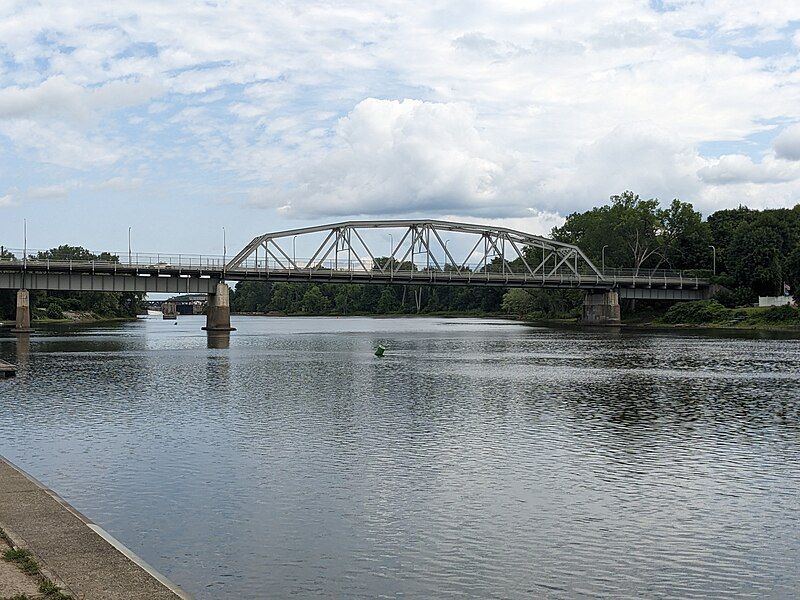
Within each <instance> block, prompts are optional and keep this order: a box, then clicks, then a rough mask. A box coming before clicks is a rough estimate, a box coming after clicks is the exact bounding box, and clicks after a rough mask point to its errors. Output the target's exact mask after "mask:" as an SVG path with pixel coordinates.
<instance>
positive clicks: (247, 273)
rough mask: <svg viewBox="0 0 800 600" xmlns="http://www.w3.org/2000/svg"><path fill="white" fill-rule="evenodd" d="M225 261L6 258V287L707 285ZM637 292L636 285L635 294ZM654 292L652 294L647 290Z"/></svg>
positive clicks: (666, 276)
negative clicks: (228, 266)
mask: <svg viewBox="0 0 800 600" xmlns="http://www.w3.org/2000/svg"><path fill="white" fill-rule="evenodd" d="M223 265H224V263H223V262H222V261H220V262H219V263H218V264H210V265H209V264H205V265H196V264H195V265H179V264H177V265H176V264H168V263H157V264H125V263H119V262H104V261H85V262H83V261H81V262H79V261H2V262H0V289H2V288H5V289H19V288H21V287H25V288H28V289H51V290H74V291H115V292H125V291H131V292H174V293H213V291H214V286H215V285H216V284H217V282H219V281H223V280H225V281H275V282H280V281H285V282H296V283H309V282H311V283H374V284H404V285H466V286H481V287H527V288H554V289H583V290H608V289H617V290H619V291H620V295H621V296H622V297H637V298H661V299H695V298H700V297H702V296H703V294H704V290H705V289H707V288H708V285H709V282H708V280H706V279H701V278H698V277H692V276H684V275H683V274H682V273H680V272H667V271H657V272H656V271H650V272H641V273H638V274H635V273H633V272H629V273H626V272H624V271H619V270H617V271H614V272H613V273H607V274H606V275H605V276H604V277H603V276H599V275H596V274H581V273H578V274H573V273H567V274H565V273H563V272H562V273H558V274H546V273H543V274H540V275H530V274H528V273H511V272H506V273H502V272H497V271H480V272H474V271H470V270H469V269H466V270H460V271H456V270H448V271H441V270H400V269H399V270H394V271H389V270H385V271H381V270H378V269H373V270H364V269H360V268H353V266H352V265H351V266H349V267H348V268H345V269H333V268H322V267H319V268H296V269H294V268H292V269H287V268H267V267H265V268H259V269H256V268H248V267H245V268H237V269H225V268H224V267H223ZM633 290H637V291H636V292H633ZM646 290H652V291H646Z"/></svg>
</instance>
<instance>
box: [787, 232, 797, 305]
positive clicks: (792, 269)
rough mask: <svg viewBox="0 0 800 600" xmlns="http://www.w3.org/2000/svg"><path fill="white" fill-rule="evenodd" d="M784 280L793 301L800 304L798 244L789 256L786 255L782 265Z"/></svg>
mask: <svg viewBox="0 0 800 600" xmlns="http://www.w3.org/2000/svg"><path fill="white" fill-rule="evenodd" d="M784 272H785V274H786V282H787V283H788V284H789V286H790V287H791V292H792V297H793V298H794V301H795V302H796V303H798V304H800V245H798V246H795V248H794V250H792V251H791V253H790V254H789V256H787V257H786V265H785V267H784Z"/></svg>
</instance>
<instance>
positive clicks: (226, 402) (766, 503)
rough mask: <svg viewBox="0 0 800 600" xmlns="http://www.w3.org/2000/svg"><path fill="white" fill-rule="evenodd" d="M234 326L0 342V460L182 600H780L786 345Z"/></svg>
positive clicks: (799, 358) (407, 322)
mask: <svg viewBox="0 0 800 600" xmlns="http://www.w3.org/2000/svg"><path fill="white" fill-rule="evenodd" d="M234 320H235V322H234V325H235V326H236V327H238V331H236V332H235V333H233V334H232V335H231V336H230V343H229V347H228V348H225V347H224V346H225V345H226V341H225V340H224V339H216V338H215V339H210V340H209V339H207V337H206V335H205V334H204V333H203V332H202V331H200V327H201V325H202V324H203V318H202V317H179V320H178V321H177V325H176V324H175V322H172V321H162V320H161V319H160V318H152V317H151V318H147V319H141V320H140V321H138V322H136V323H127V324H123V325H117V326H90V327H72V328H61V329H55V328H54V329H49V330H44V329H40V330H38V331H37V332H36V333H35V334H34V335H33V336H32V337H31V338H30V339H29V340H26V339H25V338H22V339H21V340H20V341H16V340H15V339H14V338H12V337H0V359H5V360H8V361H11V362H16V363H18V364H19V366H20V372H19V376H18V377H17V378H16V379H12V380H8V381H0V454H3V455H5V456H6V457H7V458H9V459H10V460H11V461H13V462H15V463H16V464H18V465H19V466H20V467H22V468H24V469H26V470H27V471H28V472H29V473H31V474H32V475H34V476H35V477H37V478H38V479H40V480H41V481H43V482H44V483H45V484H46V485H48V486H50V487H52V488H53V489H55V490H56V491H58V492H59V493H60V494H61V495H62V496H63V497H64V498H66V499H67V500H68V501H69V502H71V503H72V504H73V505H74V506H76V507H77V508H78V509H79V510H81V511H82V512H84V513H85V514H86V515H88V516H89V517H90V518H91V519H93V520H94V521H95V522H97V523H99V524H100V525H102V526H103V527H104V528H105V529H107V530H108V531H109V532H110V533H111V534H112V535H114V536H115V537H117V538H118V539H120V540H121V541H122V542H123V543H124V544H126V545H127V546H128V547H130V548H131V549H132V550H134V551H135V552H136V553H138V554H139V555H140V556H142V557H143V558H144V559H145V560H146V561H148V562H149V563H151V564H152V565H153V566H155V567H156V568H157V569H158V570H159V571H161V572H162V573H164V574H165V575H167V576H168V577H169V578H170V579H172V580H173V581H175V582H176V583H178V584H179V585H180V586H181V587H183V588H184V589H186V590H187V591H189V592H190V593H191V594H193V595H194V596H196V597H197V598H202V599H206V598H207V599H217V598H269V597H288V596H294V597H300V598H304V597H348V598H374V597H378V596H388V597H396V596H406V597H415V598H451V597H471V598H531V597H552V598H573V597H609V596H614V597H649V598H656V597H658V598H668V597H675V598H686V597H717V598H737V597H741V598H744V597H756V598H761V597H772V598H783V597H786V598H788V597H792V596H794V595H795V594H796V593H797V592H798V590H800V340H792V339H752V338H746V337H744V338H743V337H730V336H728V337H725V336H723V337H704V336H702V335H699V334H671V333H652V332H650V333H620V332H618V331H616V332H615V331H605V330H586V331H581V330H575V329H570V330H554V329H540V328H533V327H526V326H522V325H519V324H514V323H505V322H501V321H481V320H468V319H365V318H342V319H336V318H319V319H317V318H302V319H294V318H266V317H263V318H260V317H241V318H238V319H234ZM2 335H6V336H7V335H8V334H7V333H5V334H0V336H2ZM378 343H383V344H384V345H385V346H386V347H387V348H388V350H387V353H386V356H384V357H383V358H376V357H375V356H373V349H374V347H375V346H376V345H377V344H378Z"/></svg>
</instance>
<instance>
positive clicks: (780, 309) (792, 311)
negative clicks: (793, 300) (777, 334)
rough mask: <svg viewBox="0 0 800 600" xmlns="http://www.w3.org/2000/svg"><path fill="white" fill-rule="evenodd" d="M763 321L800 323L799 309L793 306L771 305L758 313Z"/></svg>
mask: <svg viewBox="0 0 800 600" xmlns="http://www.w3.org/2000/svg"><path fill="white" fill-rule="evenodd" d="M759 320H761V321H763V322H765V323H791V324H794V325H800V310H798V309H797V308H795V307H794V306H788V305H787V306H773V307H772V308H770V309H768V310H765V311H764V313H763V314H760V315H759Z"/></svg>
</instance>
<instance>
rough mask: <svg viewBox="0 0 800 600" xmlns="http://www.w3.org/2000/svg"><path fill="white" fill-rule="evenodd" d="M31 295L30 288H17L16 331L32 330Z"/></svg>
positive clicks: (25, 331)
mask: <svg viewBox="0 0 800 600" xmlns="http://www.w3.org/2000/svg"><path fill="white" fill-rule="evenodd" d="M31 331H32V329H31V295H30V292H28V290H25V289H23V290H17V324H16V326H15V327H14V332H15V333H29V332H31Z"/></svg>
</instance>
